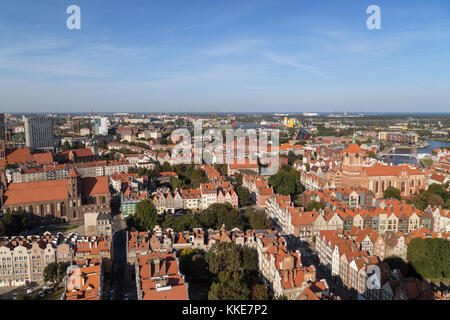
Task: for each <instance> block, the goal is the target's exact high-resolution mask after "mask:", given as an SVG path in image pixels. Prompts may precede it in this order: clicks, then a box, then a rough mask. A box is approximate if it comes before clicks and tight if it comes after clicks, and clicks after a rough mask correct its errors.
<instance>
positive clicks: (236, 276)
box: [208, 271, 250, 300]
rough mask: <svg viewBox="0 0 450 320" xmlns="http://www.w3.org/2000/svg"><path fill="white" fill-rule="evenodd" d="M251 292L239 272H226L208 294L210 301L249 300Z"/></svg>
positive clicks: (219, 276) (222, 273)
mask: <svg viewBox="0 0 450 320" xmlns="http://www.w3.org/2000/svg"><path fill="white" fill-rule="evenodd" d="M249 298H250V290H249V288H248V286H247V284H246V283H245V280H244V277H243V275H242V274H240V273H239V272H233V271H224V272H221V273H220V274H219V275H218V278H217V281H215V282H214V283H213V284H212V285H211V288H210V290H209V292H208V300H249Z"/></svg>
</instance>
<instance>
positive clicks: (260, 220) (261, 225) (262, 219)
mask: <svg viewBox="0 0 450 320" xmlns="http://www.w3.org/2000/svg"><path fill="white" fill-rule="evenodd" d="M245 216H246V218H247V220H248V225H249V227H250V229H254V230H260V229H270V228H272V224H271V223H270V221H269V219H268V218H267V214H266V213H265V212H262V211H256V210H254V209H249V210H247V211H246V212H245Z"/></svg>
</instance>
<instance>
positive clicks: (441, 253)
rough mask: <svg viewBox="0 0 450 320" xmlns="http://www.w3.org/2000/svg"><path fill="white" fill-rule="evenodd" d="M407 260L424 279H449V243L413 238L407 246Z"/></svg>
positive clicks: (437, 239) (443, 240) (439, 240)
mask: <svg viewBox="0 0 450 320" xmlns="http://www.w3.org/2000/svg"><path fill="white" fill-rule="evenodd" d="M407 259H408V261H409V262H410V264H411V266H412V267H413V268H414V270H415V271H416V272H417V273H418V274H419V275H421V276H422V277H424V278H428V279H442V278H446V279H449V278H450V241H449V240H446V239H439V238H435V239H422V238H414V239H412V240H411V241H410V242H409V244H408V252H407Z"/></svg>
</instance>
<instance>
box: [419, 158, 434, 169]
mask: <svg viewBox="0 0 450 320" xmlns="http://www.w3.org/2000/svg"><path fill="white" fill-rule="evenodd" d="M422 162H423V164H424V165H425V167H427V168H431V166H432V165H433V159H428V158H427V159H423V160H422Z"/></svg>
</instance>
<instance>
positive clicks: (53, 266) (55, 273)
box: [44, 262, 69, 286]
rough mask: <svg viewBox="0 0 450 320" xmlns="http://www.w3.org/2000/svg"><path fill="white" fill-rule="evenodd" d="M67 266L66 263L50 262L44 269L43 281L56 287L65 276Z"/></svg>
mask: <svg viewBox="0 0 450 320" xmlns="http://www.w3.org/2000/svg"><path fill="white" fill-rule="evenodd" d="M68 266H69V264H68V263H67V262H51V263H49V264H48V265H47V266H46V267H45V269H44V281H45V282H52V283H53V284H54V285H55V286H58V285H59V284H60V283H61V282H62V281H63V280H64V276H65V275H66V271H67V268H68Z"/></svg>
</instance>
